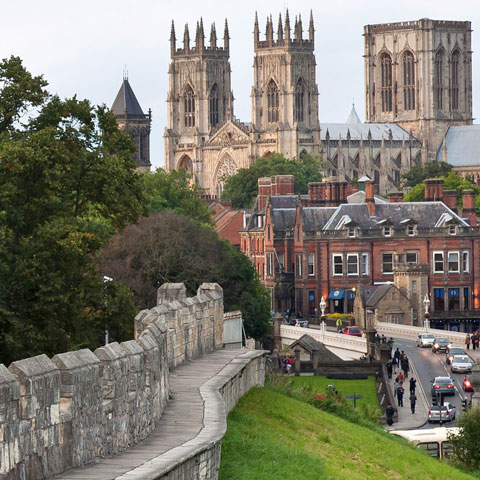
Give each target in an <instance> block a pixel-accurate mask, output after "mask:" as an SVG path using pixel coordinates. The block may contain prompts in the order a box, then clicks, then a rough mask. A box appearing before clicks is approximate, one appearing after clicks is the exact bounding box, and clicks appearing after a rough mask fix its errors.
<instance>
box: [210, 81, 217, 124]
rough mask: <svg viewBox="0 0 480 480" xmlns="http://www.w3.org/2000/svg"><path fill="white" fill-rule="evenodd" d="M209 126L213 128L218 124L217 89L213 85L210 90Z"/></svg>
mask: <svg viewBox="0 0 480 480" xmlns="http://www.w3.org/2000/svg"><path fill="white" fill-rule="evenodd" d="M209 103H210V105H209V106H210V109H209V113H210V126H211V127H214V126H215V125H216V124H217V123H218V87H217V84H216V83H215V84H214V85H213V87H212V89H211V90H210V102H209Z"/></svg>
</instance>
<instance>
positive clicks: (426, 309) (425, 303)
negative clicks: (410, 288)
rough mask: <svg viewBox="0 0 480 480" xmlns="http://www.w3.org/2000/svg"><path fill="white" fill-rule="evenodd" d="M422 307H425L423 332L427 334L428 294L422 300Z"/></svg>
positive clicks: (428, 322) (428, 326) (428, 315)
mask: <svg viewBox="0 0 480 480" xmlns="http://www.w3.org/2000/svg"><path fill="white" fill-rule="evenodd" d="M423 306H424V307H425V320H424V322H423V323H424V326H425V331H426V332H428V329H429V328H430V321H429V318H430V312H429V311H428V309H429V307H430V299H429V298H428V293H426V294H425V298H424V299H423Z"/></svg>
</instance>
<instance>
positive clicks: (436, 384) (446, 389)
mask: <svg viewBox="0 0 480 480" xmlns="http://www.w3.org/2000/svg"><path fill="white" fill-rule="evenodd" d="M437 393H443V394H444V395H455V385H454V384H453V380H452V379H451V378H450V377H435V378H434V380H433V383H432V399H433V400H436V398H437Z"/></svg>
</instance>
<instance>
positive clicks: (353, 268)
mask: <svg viewBox="0 0 480 480" xmlns="http://www.w3.org/2000/svg"><path fill="white" fill-rule="evenodd" d="M347 275H358V255H357V254H356V253H355V254H348V255H347Z"/></svg>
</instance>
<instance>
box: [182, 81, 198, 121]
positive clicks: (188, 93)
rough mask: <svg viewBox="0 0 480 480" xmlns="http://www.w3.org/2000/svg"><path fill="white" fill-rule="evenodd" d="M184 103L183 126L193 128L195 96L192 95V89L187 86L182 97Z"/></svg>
mask: <svg viewBox="0 0 480 480" xmlns="http://www.w3.org/2000/svg"><path fill="white" fill-rule="evenodd" d="M183 99H184V102H185V126H186V127H194V126H195V95H194V94H193V90H192V87H191V86H190V85H187V88H186V89H185V94H184V96H183Z"/></svg>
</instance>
